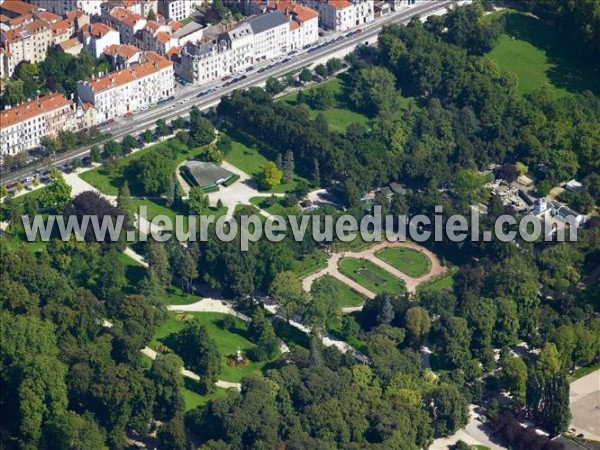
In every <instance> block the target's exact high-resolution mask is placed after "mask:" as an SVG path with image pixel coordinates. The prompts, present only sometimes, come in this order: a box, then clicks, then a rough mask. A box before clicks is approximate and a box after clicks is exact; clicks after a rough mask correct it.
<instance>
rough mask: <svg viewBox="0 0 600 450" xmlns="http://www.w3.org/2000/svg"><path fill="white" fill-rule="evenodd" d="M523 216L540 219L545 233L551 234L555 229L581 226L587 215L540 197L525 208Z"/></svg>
mask: <svg viewBox="0 0 600 450" xmlns="http://www.w3.org/2000/svg"><path fill="white" fill-rule="evenodd" d="M525 216H534V217H537V218H539V219H541V220H542V221H543V222H544V223H545V225H546V227H547V230H546V234H547V235H553V234H555V233H556V231H557V230H559V229H560V230H564V229H565V228H567V227H569V226H571V227H577V228H580V227H582V226H583V225H584V224H585V222H586V220H587V216H585V215H584V214H580V213H578V212H575V211H573V210H572V209H570V208H568V207H567V206H564V205H561V204H560V203H557V202H549V201H547V200H546V199H545V198H541V199H539V200H537V201H536V202H535V204H534V205H533V206H532V207H531V208H529V209H528V210H527V212H526V213H525Z"/></svg>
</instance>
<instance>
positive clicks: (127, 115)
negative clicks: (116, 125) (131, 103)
mask: <svg viewBox="0 0 600 450" xmlns="http://www.w3.org/2000/svg"><path fill="white" fill-rule="evenodd" d="M131 117H133V113H132V112H131V111H129V112H128V113H127V114H125V118H126V119H129V118H131Z"/></svg>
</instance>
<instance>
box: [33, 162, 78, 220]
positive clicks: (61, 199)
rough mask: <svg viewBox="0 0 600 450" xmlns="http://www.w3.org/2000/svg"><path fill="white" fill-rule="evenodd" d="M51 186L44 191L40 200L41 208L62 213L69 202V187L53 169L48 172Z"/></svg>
mask: <svg viewBox="0 0 600 450" xmlns="http://www.w3.org/2000/svg"><path fill="white" fill-rule="evenodd" d="M50 179H51V180H52V184H51V185H50V186H48V187H47V188H46V189H44V192H43V193H42V195H41V197H40V200H41V205H40V206H41V207H42V208H54V209H55V210H57V211H62V210H63V209H64V208H65V207H66V206H67V205H68V204H69V203H70V201H71V186H69V185H68V184H67V182H66V181H65V179H64V177H63V176H62V174H61V173H60V172H59V171H58V170H57V169H55V168H53V169H52V170H51V171H50Z"/></svg>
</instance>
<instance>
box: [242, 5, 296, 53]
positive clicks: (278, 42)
mask: <svg viewBox="0 0 600 450" xmlns="http://www.w3.org/2000/svg"><path fill="white" fill-rule="evenodd" d="M244 24H247V25H250V28H251V29H252V34H253V35H254V39H253V53H254V60H255V61H256V60H261V59H271V58H275V57H277V56H281V55H283V54H285V53H287V51H288V37H289V33H290V25H289V23H288V19H287V17H286V16H285V15H284V14H283V13H281V11H273V12H270V13H266V14H261V15H260V16H255V17H251V18H250V19H248V20H246V22H245V23H244Z"/></svg>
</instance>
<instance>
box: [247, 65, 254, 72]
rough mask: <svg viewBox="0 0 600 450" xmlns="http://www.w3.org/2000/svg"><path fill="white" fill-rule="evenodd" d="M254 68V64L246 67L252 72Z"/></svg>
mask: <svg viewBox="0 0 600 450" xmlns="http://www.w3.org/2000/svg"><path fill="white" fill-rule="evenodd" d="M253 70H254V66H250V67H248V68H247V69H246V72H252V71H253Z"/></svg>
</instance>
